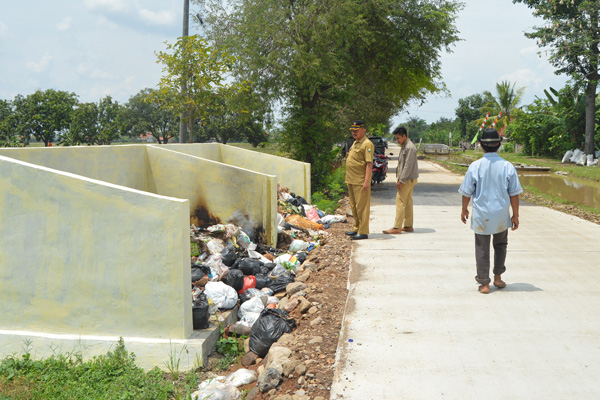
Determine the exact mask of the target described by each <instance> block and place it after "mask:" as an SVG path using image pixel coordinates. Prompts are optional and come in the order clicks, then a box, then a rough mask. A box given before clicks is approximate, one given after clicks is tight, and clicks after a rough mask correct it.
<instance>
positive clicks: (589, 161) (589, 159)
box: [585, 154, 594, 167]
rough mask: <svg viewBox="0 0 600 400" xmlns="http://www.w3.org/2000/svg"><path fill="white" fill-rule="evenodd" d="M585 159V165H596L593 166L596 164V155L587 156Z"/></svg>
mask: <svg viewBox="0 0 600 400" xmlns="http://www.w3.org/2000/svg"><path fill="white" fill-rule="evenodd" d="M585 158H586V163H585V165H587V166H588V167H590V166H592V165H594V164H593V162H594V155H593V154H588V155H587V156H585Z"/></svg>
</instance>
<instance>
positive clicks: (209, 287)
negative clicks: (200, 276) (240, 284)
mask: <svg viewBox="0 0 600 400" xmlns="http://www.w3.org/2000/svg"><path fill="white" fill-rule="evenodd" d="M204 293H206V296H208V298H209V299H211V300H212V301H213V303H215V305H216V306H217V307H219V308H220V309H223V310H230V309H232V308H233V307H235V305H236V304H237V301H238V294H237V292H236V291H235V289H234V288H232V287H231V286H229V285H226V284H224V283H223V282H208V283H207V284H206V286H205V288H204Z"/></svg>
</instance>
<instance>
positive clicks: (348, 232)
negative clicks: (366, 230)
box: [346, 231, 358, 236]
mask: <svg viewBox="0 0 600 400" xmlns="http://www.w3.org/2000/svg"><path fill="white" fill-rule="evenodd" d="M357 233H358V232H354V231H346V235H348V236H354V235H356V234H357Z"/></svg>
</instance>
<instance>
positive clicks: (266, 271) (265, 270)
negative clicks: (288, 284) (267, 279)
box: [256, 265, 273, 275]
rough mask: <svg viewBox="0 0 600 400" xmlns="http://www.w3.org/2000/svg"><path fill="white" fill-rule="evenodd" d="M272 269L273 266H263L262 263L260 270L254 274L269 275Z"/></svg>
mask: <svg viewBox="0 0 600 400" xmlns="http://www.w3.org/2000/svg"><path fill="white" fill-rule="evenodd" d="M272 270H273V268H271V269H269V268H267V267H265V266H264V265H261V266H260V272H259V273H258V274H256V275H269V272H271V271H272Z"/></svg>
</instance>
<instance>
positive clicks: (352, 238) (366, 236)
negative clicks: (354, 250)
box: [350, 234, 369, 240]
mask: <svg viewBox="0 0 600 400" xmlns="http://www.w3.org/2000/svg"><path fill="white" fill-rule="evenodd" d="M368 238H369V235H360V234H359V235H354V236H350V239H351V240H362V239H368Z"/></svg>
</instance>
